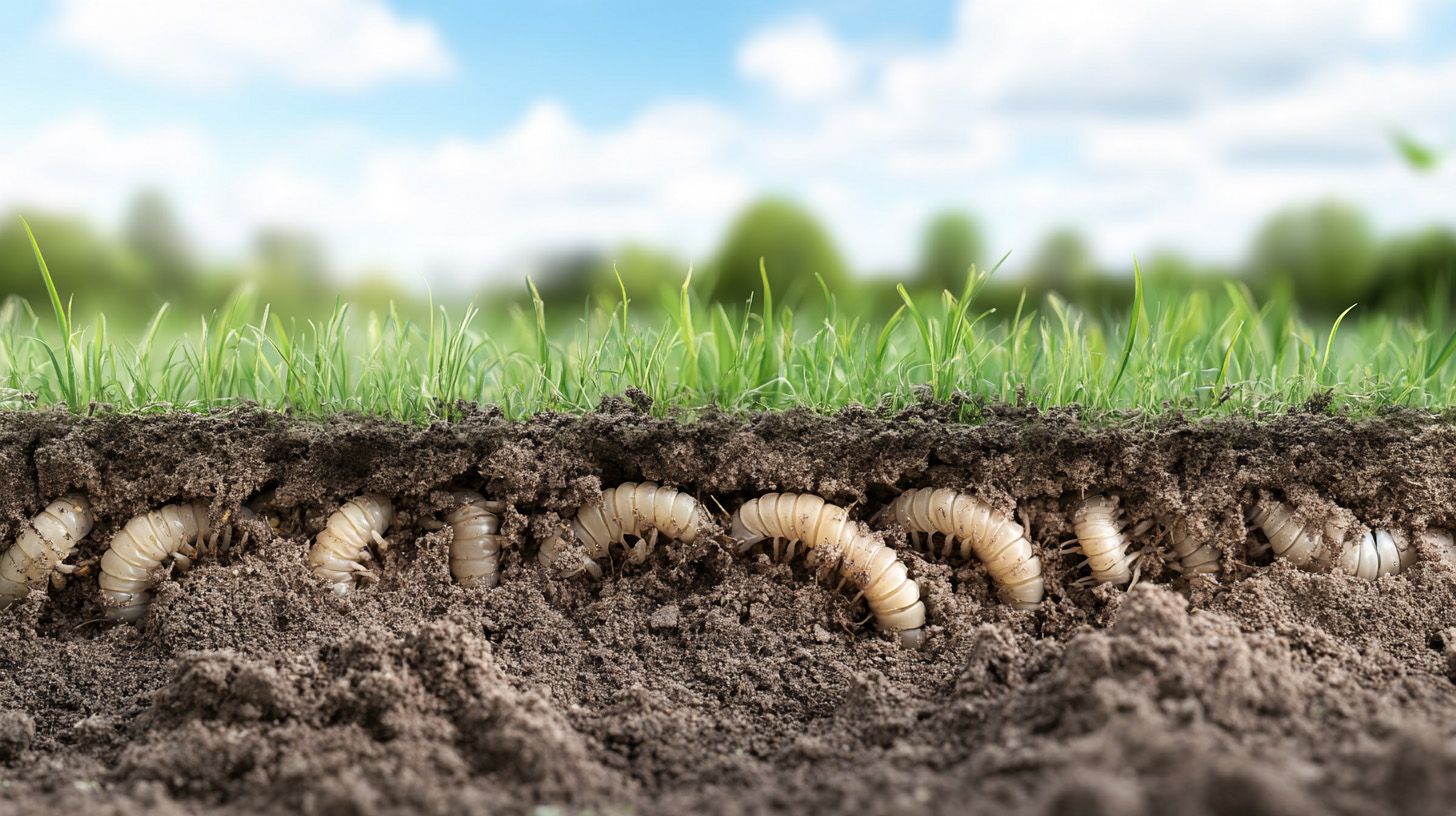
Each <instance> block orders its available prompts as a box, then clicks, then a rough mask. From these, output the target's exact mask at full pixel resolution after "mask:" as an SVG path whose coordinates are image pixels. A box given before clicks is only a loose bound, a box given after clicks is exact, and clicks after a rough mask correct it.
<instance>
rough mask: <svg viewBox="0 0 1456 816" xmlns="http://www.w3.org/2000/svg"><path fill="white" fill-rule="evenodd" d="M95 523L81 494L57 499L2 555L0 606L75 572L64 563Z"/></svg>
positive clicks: (0, 565) (87, 502) (67, 495)
mask: <svg viewBox="0 0 1456 816" xmlns="http://www.w3.org/2000/svg"><path fill="white" fill-rule="evenodd" d="M93 522H94V519H93V518H92V516H91V503H90V502H89V501H87V500H86V497H85V496H82V495H81V494H79V493H68V494H66V495H65V496H63V497H61V498H59V499H56V500H55V501H53V502H51V503H50V504H49V505H48V506H47V507H46V509H44V510H42V511H41V512H40V514H39V515H37V516H36V517H35V518H33V519H31V520H30V523H29V524H28V525H26V527H25V529H24V530H22V531H21V533H20V535H19V536H17V537H16V539H15V543H14V544H13V545H11V547H10V549H8V550H6V551H5V554H4V555H3V556H0V607H5V606H9V605H11V604H13V603H15V602H16V601H19V600H20V599H22V598H24V597H25V596H26V595H27V594H28V593H29V592H30V588H31V587H33V586H36V585H38V584H41V583H44V582H45V580H46V579H47V578H49V577H51V575H52V573H53V572H59V573H69V572H71V571H72V570H74V569H75V567H73V566H70V565H68V564H66V563H64V562H65V560H66V558H67V557H68V556H69V555H70V554H71V551H72V550H74V549H76V544H77V542H79V541H80V540H81V539H83V538H85V537H86V536H87V534H89V533H90V532H91V526H92V524H93Z"/></svg>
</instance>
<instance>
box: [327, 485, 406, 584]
mask: <svg viewBox="0 0 1456 816" xmlns="http://www.w3.org/2000/svg"><path fill="white" fill-rule="evenodd" d="M393 524H394V505H393V504H392V503H391V502H390V501H389V497H387V496H382V495H380V494H378V493H365V494H364V495H362V496H356V497H354V498H352V499H350V500H348V501H347V502H344V505H343V506H342V507H340V508H339V509H338V510H336V511H334V514H333V515H331V516H329V520H328V523H326V524H325V525H324V529H323V531H322V532H320V533H319V534H318V537H317V538H315V539H314V542H313V547H312V548H311V549H310V550H309V551H308V566H309V569H310V570H312V571H313V574H314V575H317V576H318V577H320V578H322V579H323V580H324V582H325V583H327V584H328V585H329V589H331V590H333V592H334V594H335V595H347V594H349V593H350V592H352V591H353V590H354V583H355V581H356V580H357V579H359V578H365V577H371V573H370V572H369V570H368V568H366V567H365V566H364V562H365V561H368V560H369V558H370V555H369V544H370V543H371V542H372V543H382V542H383V541H384V533H385V532H386V531H388V530H389V528H390V527H391V526H392V525H393Z"/></svg>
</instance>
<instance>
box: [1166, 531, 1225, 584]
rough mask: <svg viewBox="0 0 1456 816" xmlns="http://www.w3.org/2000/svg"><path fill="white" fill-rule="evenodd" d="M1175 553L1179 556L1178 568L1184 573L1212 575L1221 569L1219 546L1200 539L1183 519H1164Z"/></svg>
mask: <svg viewBox="0 0 1456 816" xmlns="http://www.w3.org/2000/svg"><path fill="white" fill-rule="evenodd" d="M1163 527H1164V529H1166V530H1167V531H1168V538H1169V540H1171V541H1172V543H1173V554H1174V555H1176V556H1178V569H1179V571H1181V572H1182V573H1183V574H1184V575H1212V574H1214V573H1216V572H1218V571H1219V565H1218V558H1219V553H1218V548H1217V547H1215V546H1213V544H1211V543H1209V542H1206V541H1203V540H1201V539H1199V538H1198V537H1197V536H1195V535H1193V533H1191V532H1190V531H1189V530H1188V525H1187V524H1186V523H1185V522H1184V521H1183V519H1174V520H1172V521H1169V520H1168V519H1166V518H1165V519H1164V520H1163Z"/></svg>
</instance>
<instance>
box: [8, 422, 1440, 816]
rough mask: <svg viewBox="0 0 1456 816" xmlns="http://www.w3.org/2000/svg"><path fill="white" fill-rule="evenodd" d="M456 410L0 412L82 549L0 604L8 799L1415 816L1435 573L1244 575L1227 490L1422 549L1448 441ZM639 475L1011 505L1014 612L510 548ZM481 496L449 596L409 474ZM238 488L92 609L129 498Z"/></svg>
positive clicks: (153, 809)
mask: <svg viewBox="0 0 1456 816" xmlns="http://www.w3.org/2000/svg"><path fill="white" fill-rule="evenodd" d="M643 407H644V406H643V405H641V404H635V403H633V402H632V401H630V400H622V401H618V400H611V401H608V402H607V403H605V404H604V405H603V406H602V408H601V410H599V411H598V412H596V413H594V414H590V415H586V416H557V415H543V416H540V417H537V418H535V419H532V420H530V421H527V422H510V421H506V420H505V419H503V418H501V417H500V416H499V415H498V414H495V413H493V412H490V411H479V412H474V413H469V414H467V415H465V416H463V417H462V418H460V419H458V420H456V421H453V422H450V423H440V424H436V425H433V426H429V427H413V426H403V425H398V424H392V423H388V422H383V421H375V420H367V419H361V418H349V417H339V418H336V419H334V420H332V421H327V422H317V421H304V420H297V419H290V418H287V417H284V416H280V415H277V414H270V413H264V412H260V411H250V410H243V411H238V412H234V413H226V414H214V415H210V416H194V415H182V414H161V415H155V416H133V417H116V416H98V417H93V418H75V417H72V416H70V415H67V414H64V413H60V412H37V413H7V414H0V474H3V475H0V541H4V542H6V543H7V545H8V542H10V541H13V540H14V537H15V535H16V534H17V532H18V531H19V529H20V528H21V526H22V525H23V524H24V523H25V520H26V519H28V518H29V517H30V516H32V515H34V514H35V513H36V512H38V511H39V510H40V509H41V508H43V507H44V506H45V504H46V503H47V502H48V501H50V500H51V499H53V498H55V497H56V496H59V495H61V494H62V493H65V492H66V491H68V490H72V489H76V490H81V491H84V492H85V493H86V494H88V495H89V496H90V498H91V501H92V503H93V505H94V508H95V512H96V516H97V526H96V530H95V531H94V532H93V533H92V534H91V536H90V537H88V538H87V539H86V540H85V541H83V542H82V544H81V546H80V547H79V549H78V552H77V553H76V554H75V555H74V556H73V558H72V560H73V561H74V562H75V563H78V564H79V565H80V566H81V568H80V570H79V571H78V572H77V573H76V574H75V575H73V576H71V578H70V579H69V580H68V581H67V582H66V584H65V586H63V587H59V588H57V587H50V588H47V589H36V590H35V591H33V592H32V593H31V595H30V597H29V598H28V599H26V600H25V601H23V602H21V603H19V604H16V605H15V606H12V607H11V608H9V609H6V610H3V611H0V811H3V812H5V813H21V812H24V813H63V812H64V813H74V812H86V813H90V814H97V813H108V814H109V813H117V814H123V813H140V812H148V813H241V812H303V813H341V814H355V813H357V814H372V813H415V812H419V813H462V812H479V813H484V812H498V813H540V814H548V813H549V814H554V813H576V812H592V813H649V814H652V813H663V814H678V813H765V812H823V813H848V812H853V813H859V814H877V813H906V812H913V813H996V814H1018V813H1051V814H1074V813H1075V814H1155V813H1170V812H1180V813H1210V814H1235V813H1238V814H1296V813H1308V812H1334V813H1351V814H1354V813H1360V814H1382V813H1417V814H1420V813H1431V814H1437V813H1447V812H1450V808H1451V807H1452V804H1451V803H1452V802H1453V801H1456V685H1453V677H1456V569H1453V567H1452V566H1451V565H1450V564H1449V563H1447V560H1446V559H1447V558H1449V555H1448V554H1444V553H1441V552H1435V551H1431V549H1430V548H1429V546H1428V545H1421V546H1422V550H1421V552H1420V560H1419V561H1418V563H1416V564H1415V565H1414V566H1413V567H1412V568H1410V569H1409V570H1407V571H1406V572H1404V573H1402V574H1400V575H1398V576H1390V577H1385V578H1382V579H1380V580H1378V581H1375V582H1367V581H1362V580H1359V579H1356V578H1351V577H1347V576H1342V575H1335V574H1316V573H1310V572H1304V571H1300V570H1297V569H1294V568H1292V567H1290V566H1289V565H1288V564H1286V563H1282V562H1275V561H1274V560H1273V559H1272V558H1271V556H1270V555H1269V554H1268V552H1267V551H1265V548H1262V547H1260V546H1259V541H1258V539H1257V537H1256V536H1254V535H1250V534H1246V531H1245V527H1244V523H1243V515H1242V509H1241V508H1243V507H1245V506H1247V505H1248V504H1250V503H1251V502H1252V501H1253V500H1254V498H1255V497H1256V496H1258V495H1260V494H1265V495H1272V496H1274V497H1276V498H1280V499H1284V500H1288V501H1290V502H1292V503H1294V504H1296V505H1297V506H1298V507H1299V508H1300V513H1302V514H1306V515H1308V516H1310V517H1311V518H1313V517H1317V516H1320V515H1323V514H1329V513H1339V514H1345V516H1346V517H1347V518H1350V519H1353V520H1354V521H1355V522H1357V523H1362V524H1365V525H1370V526H1372V527H1391V528H1398V529H1402V530H1407V531H1410V532H1412V533H1415V532H1419V531H1421V530H1424V529H1426V528H1427V527H1456V426H1453V424H1452V423H1451V422H1450V421H1449V420H1448V419H1446V418H1443V417H1439V416H1434V415H1430V414H1424V413H1415V412H1396V413H1390V414H1386V415H1382V416H1379V417H1376V418H1370V419H1359V420H1356V419H1349V418H1343V417H1339V416H1332V415H1330V414H1329V413H1328V412H1327V411H1326V410H1325V409H1323V408H1322V407H1321V406H1310V407H1309V408H1308V409H1307V410H1301V411H1297V412H1292V413H1289V414H1285V415H1277V416H1276V415H1270V416H1265V417H1259V418H1254V419H1206V420H1189V419H1182V418H1178V417H1167V418H1160V419H1153V418H1144V417H1137V416H1129V417H1123V418H1120V419H1114V420H1105V419H1104V420H1099V421H1098V422H1087V421H1083V420H1081V419H1079V418H1078V416H1077V415H1076V413H1075V412H1074V411H1064V412H1058V413H1052V414H1038V413H1035V412H1029V411H1024V410H1016V409H1011V408H1001V409H989V410H987V411H985V412H984V414H983V416H982V417H981V418H980V421H978V422H976V423H973V424H966V423H959V422H954V421H951V419H950V417H951V416H952V414H953V413H954V411H953V409H951V408H941V407H936V406H926V407H923V408H920V409H916V410H914V411H909V412H905V413H902V414H896V415H891V414H886V413H881V412H875V411H870V410H864V409H859V410H852V411H847V412H843V413H841V414H838V415H834V416H822V415H815V414H811V413H807V412H789V413H774V414H757V415H754V414H750V415H741V414H740V415H728V414H715V413H709V414H706V415H700V416H698V417H695V418H693V419H691V420H681V421H680V420H671V419H666V420H665V419H656V418H652V417H650V416H648V415H647V414H646V413H644V411H643V410H642V409H643ZM627 480H657V481H660V482H664V483H669V484H672V485H675V486H677V487H680V488H682V489H684V490H688V491H691V492H693V493H694V494H696V495H697V496H699V497H700V498H701V499H703V500H704V501H705V502H707V503H709V505H710V506H712V507H715V508H718V507H721V508H723V509H724V510H727V511H731V510H732V509H733V508H734V507H736V506H737V504H738V503H740V502H741V501H743V500H745V499H747V498H751V497H753V496H756V495H759V494H761V493H764V492H769V491H810V492H816V493H819V494H821V495H823V496H825V497H826V498H827V499H829V500H831V501H835V502H839V503H843V504H846V505H852V507H853V512H854V513H855V514H856V515H858V516H859V517H861V518H866V519H867V518H870V517H871V516H872V515H873V514H874V513H875V512H876V511H877V510H878V509H879V508H881V507H882V506H884V504H885V503H887V502H888V501H889V500H891V499H892V498H893V497H894V496H895V495H896V493H897V492H898V491H899V490H903V489H905V488H909V487H923V486H947V487H955V488H957V489H962V490H966V491H969V492H972V493H974V494H976V495H978V496H980V497H982V498H985V499H987V500H989V501H990V502H992V503H993V504H995V505H997V506H998V507H1000V508H1002V509H1004V510H1007V511H1011V510H1013V508H1014V510H1015V512H1016V513H1017V514H1018V516H1019V517H1020V518H1021V519H1023V520H1024V522H1025V523H1026V524H1027V525H1028V527H1029V529H1030V531H1031V533H1032V535H1033V537H1034V540H1035V543H1036V544H1037V545H1038V548H1039V550H1040V551H1041V554H1042V557H1043V560H1044V564H1045V566H1046V571H1047V573H1048V579H1049V581H1048V597H1047V600H1046V602H1045V603H1043V604H1042V606H1041V607H1040V608H1039V609H1037V610H1034V611H1030V612H1017V611H1013V610H1011V609H1009V608H1008V607H1006V606H1003V605H1001V604H999V603H997V601H996V597H995V594H994V592H993V588H992V587H991V585H990V583H989V581H988V578H987V576H986V574H985V572H984V570H983V569H982V568H981V567H980V566H979V565H978V564H976V563H969V564H967V563H960V562H955V561H946V560H943V559H940V558H937V557H932V556H930V555H928V554H924V553H918V552H916V551H915V550H914V549H913V548H912V547H910V546H909V544H908V542H906V540H905V537H904V535H903V534H901V533H899V532H897V531H894V530H891V531H889V532H888V534H887V535H888V540H889V541H890V542H891V543H892V544H893V545H895V546H897V547H899V548H901V549H902V551H903V553H904V558H905V560H906V562H907V563H908V565H909V567H910V570H911V573H912V575H913V576H914V577H915V578H916V580H917V581H918V582H919V584H920V586H921V588H922V593H923V596H924V598H925V599H926V602H927V605H928V607H929V610H930V625H929V629H928V632H929V638H928V641H927V643H926V645H925V647H924V648H923V649H922V650H920V651H907V650H904V649H901V648H899V647H898V646H897V645H896V643H895V642H894V641H893V639H892V638H890V637H888V636H886V635H883V634H880V633H878V632H876V631H875V630H874V629H873V628H872V626H869V625H862V624H861V619H862V618H863V617H864V610H863V608H862V606H856V605H855V604H854V603H853V601H852V599H851V598H850V597H849V596H848V595H847V594H845V593H837V592H834V591H832V590H831V589H828V588H826V587H823V586H821V585H816V584H815V583H814V581H813V578H812V576H811V575H810V574H809V572H808V571H807V570H806V569H805V568H804V567H803V566H802V565H800V564H779V563H774V562H772V561H771V560H770V559H769V558H768V557H767V556H766V555H762V554H751V555H749V556H743V557H740V556H737V555H735V554H734V551H733V550H732V549H731V548H730V547H729V546H727V545H726V544H724V543H722V542H720V541H717V540H715V539H713V538H712V537H703V538H700V539H699V540H698V541H696V542H692V543H683V544H679V543H673V542H665V543H661V544H660V545H659V547H658V548H657V551H656V552H655V553H654V555H653V556H652V558H651V559H650V560H649V561H648V562H647V563H646V564H644V565H641V566H630V567H628V566H625V565H624V564H623V563H621V560H620V559H619V560H618V562H617V563H615V564H613V565H611V567H610V568H609V570H608V575H607V576H606V578H605V579H603V580H601V581H592V580H591V579H589V578H587V577H579V578H572V579H566V578H562V577H559V576H554V575H550V574H548V573H547V571H545V570H544V569H542V568H541V567H540V566H538V565H537V563H536V560H535V558H534V553H535V548H536V544H535V542H536V541H538V540H540V539H541V538H542V537H543V536H545V535H549V534H550V533H551V532H552V531H554V530H558V529H560V526H561V520H562V519H563V518H569V517H570V516H571V515H572V514H573V513H574V511H575V508H577V507H578V506H579V505H581V504H582V503H583V502H585V501H588V500H590V499H592V498H593V497H594V496H595V495H596V494H597V492H598V491H599V490H600V489H601V488H602V487H604V486H612V485H614V484H616V483H619V482H622V481H627ZM462 487H464V488H473V489H479V490H481V491H482V492H483V493H485V494H486V495H488V496H489V497H491V498H495V499H498V500H501V501H504V502H507V503H508V504H509V507H510V509H509V512H508V514H507V520H506V530H507V532H508V533H509V535H510V536H511V541H512V545H511V546H510V548H508V549H507V550H506V555H505V558H504V562H503V572H502V575H501V581H500V584H499V586H497V587H494V588H485V587H472V588H465V587H461V586H458V585H456V584H455V583H453V582H452V581H451V578H450V574H449V568H448V564H447V560H446V553H447V548H448V544H449V536H450V534H449V532H448V530H440V529H438V525H437V524H436V523H434V520H435V519H436V518H438V516H439V514H440V512H441V510H442V508H444V506H445V502H446V501H447V500H448V496H447V493H446V491H447V490H449V489H452V488H462ZM366 490H367V491H376V492H380V493H385V494H388V495H390V496H392V497H393V498H394V501H395V506H396V508H397V511H398V520H397V523H396V526H395V527H394V528H393V529H392V530H391V531H390V533H389V535H388V539H389V545H390V546H389V547H388V548H387V549H386V550H385V551H383V552H381V553H379V554H378V556H377V557H376V563H375V564H374V570H375V572H376V573H377V575H378V580H377V581H376V582H373V583H370V584H367V585H363V586H361V587H360V588H359V589H357V590H356V591H355V592H353V593H352V594H351V595H348V596H346V597H342V598H341V597H336V596H334V595H332V594H330V593H329V592H327V591H326V589H325V587H324V586H323V584H322V582H320V581H319V580H318V579H316V578H314V577H313V576H312V575H311V574H310V573H309V571H308V569H307V567H306V564H305V554H306V552H307V549H308V546H309V542H310V540H311V537H312V535H313V534H314V533H316V532H317V531H318V530H319V529H321V528H322V526H323V524H324V522H325V520H326V518H327V517H328V515H329V513H331V512H332V511H333V510H335V509H337V507H338V506H339V505H340V503H341V502H343V501H346V500H347V499H349V498H350V497H352V496H354V495H356V494H358V493H360V492H361V491H366ZM1097 491H1109V492H1114V493H1117V494H1119V495H1120V496H1121V497H1122V500H1123V502H1124V504H1125V506H1126V507H1127V509H1128V512H1129V514H1130V517H1131V519H1132V521H1134V522H1137V521H1143V520H1153V521H1157V520H1159V519H1167V518H1173V517H1180V518H1184V519H1186V520H1187V521H1188V523H1189V524H1190V526H1191V527H1192V528H1193V529H1194V530H1195V531H1197V532H1198V533H1199V534H1200V535H1202V536H1203V537H1205V538H1206V540H1209V541H1211V542H1213V543H1214V544H1215V545H1216V546H1218V547H1219V548H1220V550H1221V552H1222V553H1223V562H1222V566H1223V570H1222V572H1221V573H1220V574H1219V575H1218V576H1217V577H1216V579H1209V578H1204V577H1195V578H1189V577H1185V576H1182V575H1180V574H1179V573H1178V572H1177V570H1176V569H1174V568H1173V567H1172V563H1173V562H1172V560H1171V557H1170V556H1169V555H1168V554H1167V544H1166V542H1164V541H1162V540H1161V538H1160V536H1159V534H1158V529H1159V527H1158V526H1156V525H1154V527H1153V528H1152V529H1150V530H1148V531H1147V532H1144V533H1141V534H1140V535H1139V536H1138V537H1137V538H1136V544H1137V546H1138V547H1139V548H1141V549H1143V550H1145V554H1144V556H1143V557H1142V560H1141V562H1140V564H1141V569H1140V575H1139V578H1138V581H1137V583H1136V584H1135V585H1134V586H1133V587H1132V588H1131V589H1122V588H1115V587H1096V588H1091V587H1087V586H1083V585H1080V584H1078V583H1077V579H1078V578H1080V577H1082V576H1083V575H1085V568H1083V567H1081V566H1080V564H1079V560H1080V559H1079V556H1077V555H1075V554H1073V553H1064V552H1062V551H1061V550H1060V546H1061V544H1062V543H1063V542H1065V541H1067V540H1069V539H1070V538H1071V537H1072V536H1071V530H1070V524H1069V522H1068V517H1069V508H1070V507H1071V506H1072V505H1073V503H1074V502H1075V501H1076V500H1077V499H1079V498H1080V497H1081V496H1084V495H1088V494H1091V493H1093V492H1097ZM198 498H201V499H207V500H210V501H211V502H212V512H213V515H214V518H215V519H221V518H222V517H223V516H224V514H229V515H230V514H231V512H232V511H234V510H235V509H236V508H237V507H239V506H240V505H242V504H244V503H249V504H251V505H252V506H253V507H255V508H257V509H258V510H260V511H261V512H262V513H263V514H264V517H265V518H266V519H269V520H271V521H272V523H273V524H274V525H276V530H272V529H271V528H270V527H268V526H267V525H265V524H264V523H262V522H258V523H251V524H245V525H244V526H245V527H246V528H247V530H248V531H249V532H250V533H251V534H250V535H249V536H248V540H247V541H246V542H244V541H242V540H241V539H238V540H236V541H235V542H234V543H233V544H231V545H229V546H226V547H221V548H218V549H217V551H215V552H208V553H205V554H204V555H202V556H200V557H199V558H198V559H197V560H196V562H195V563H194V564H193V566H192V568H191V569H190V570H188V571H187V572H185V573H182V574H179V573H173V574H171V575H169V576H166V577H164V578H163V579H162V580H161V582H160V584H159V586H158V587H157V590H156V593H155V600H154V602H153V604H152V607H151V610H150V613H149V615H148V616H147V617H146V619H145V620H144V621H142V623H141V624H140V625H139V626H132V625H127V624H119V623H114V622H111V621H107V620H106V619H105V618H104V617H103V614H102V610H101V608H100V606H99V602H98V597H97V587H96V572H97V565H96V561H97V559H98V557H99V555H100V553H101V552H102V548H103V547H104V544H105V542H106V541H107V540H108V539H109V537H110V535H111V534H112V533H113V532H115V531H116V530H117V529H119V528H120V526H121V525H122V524H124V523H125V522H126V521H127V520H128V519H129V518H131V517H132V516H134V515H136V514H138V513H141V512H145V511H147V510H150V509H155V508H156V507H158V506H160V505H162V504H166V503H169V502H174V501H179V500H191V499H198Z"/></svg>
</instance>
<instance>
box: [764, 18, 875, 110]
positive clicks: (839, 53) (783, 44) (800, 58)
mask: <svg viewBox="0 0 1456 816" xmlns="http://www.w3.org/2000/svg"><path fill="white" fill-rule="evenodd" d="M738 71H739V73H741V74H742V75H743V76H745V77H747V78H749V79H752V80H756V81H759V82H763V83H764V84H766V85H768V86H769V88H770V89H772V90H773V91H774V92H775V93H777V94H779V95H780V96H782V97H784V98H785V99H787V100H790V101H796V102H803V101H813V100H819V99H828V98H832V97H835V96H839V95H840V94H843V93H844V92H845V91H848V90H850V88H852V87H853V85H854V83H855V81H856V80H857V79H858V78H859V73H860V58H859V57H858V56H857V55H856V54H855V53H854V52H853V51H852V50H851V49H849V48H847V47H846V46H845V45H844V44H842V43H841V42H840V41H839V40H838V39H836V38H835V37H834V35H833V33H831V32H830V31H829V28H828V26H826V25H824V23H822V22H821V21H819V20H818V19H816V18H813V17H799V18H796V19H793V20H788V21H785V22H782V23H779V24H777V25H774V26H772V27H770V28H767V29H765V30H763V31H761V32H759V33H758V34H755V35H754V36H753V37H752V38H750V39H749V40H748V41H747V42H745V43H744V44H743V46H742V47H741V48H739V50H738Z"/></svg>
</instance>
